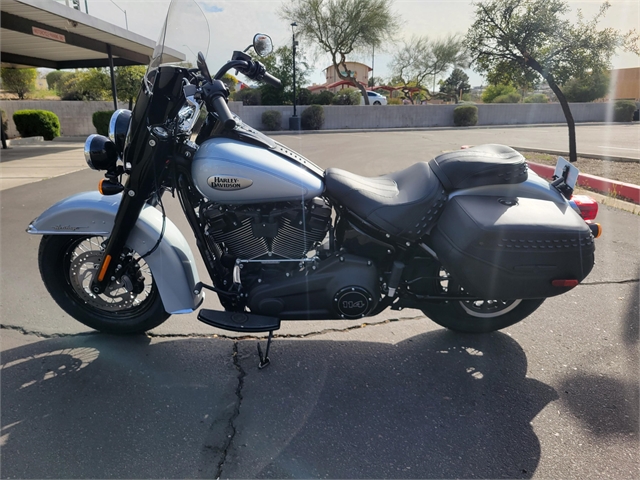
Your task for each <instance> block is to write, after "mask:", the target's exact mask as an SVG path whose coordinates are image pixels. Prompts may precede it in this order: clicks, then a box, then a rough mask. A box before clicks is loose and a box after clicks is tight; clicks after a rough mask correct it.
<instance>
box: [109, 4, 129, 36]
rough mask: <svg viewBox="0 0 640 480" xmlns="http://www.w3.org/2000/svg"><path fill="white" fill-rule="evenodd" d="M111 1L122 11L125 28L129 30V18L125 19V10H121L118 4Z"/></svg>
mask: <svg viewBox="0 0 640 480" xmlns="http://www.w3.org/2000/svg"><path fill="white" fill-rule="evenodd" d="M110 1H111V3H113V4H114V5H115V6H116V7H118V8H119V9H120V11H121V12H122V13H124V23H125V25H126V26H127V30H129V20H128V19H127V11H126V10H123V9H122V8H120V5H118V4H117V3H116V2H114V1H113V0H110Z"/></svg>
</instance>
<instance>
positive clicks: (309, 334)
mask: <svg viewBox="0 0 640 480" xmlns="http://www.w3.org/2000/svg"><path fill="white" fill-rule="evenodd" d="M423 318H425V317H424V316H418V317H400V318H391V319H386V320H381V321H380V322H364V323H361V324H359V325H352V326H350V327H346V328H326V329H324V330H318V331H314V332H307V333H280V334H278V333H274V334H273V338H274V339H276V338H309V337H317V336H321V335H326V334H328V333H343V332H349V331H351V330H357V329H361V328H367V327H377V326H380V325H386V324H389V323H396V322H404V321H413V320H420V319H423ZM1 329H6V330H14V331H17V332H20V333H22V334H23V335H33V336H36V337H41V338H60V337H77V336H81V335H82V336H89V335H102V333H100V332H98V331H95V332H81V333H43V332H39V331H37V330H27V329H26V328H24V327H20V326H17V325H5V324H0V330H1ZM145 335H146V336H148V337H150V338H222V339H224V340H234V341H241V340H264V338H265V337H260V336H257V335H243V336H240V337H238V336H233V335H225V334H219V333H154V332H146V333H145Z"/></svg>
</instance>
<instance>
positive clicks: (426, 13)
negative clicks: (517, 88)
mask: <svg viewBox="0 0 640 480" xmlns="http://www.w3.org/2000/svg"><path fill="white" fill-rule="evenodd" d="M179 1H180V2H187V1H191V0H179ZM193 1H197V3H198V4H199V5H200V7H201V9H202V10H203V12H204V14H205V16H206V18H207V21H208V24H209V29H210V44H209V52H208V55H207V62H208V64H209V68H210V70H214V71H215V70H217V69H218V68H219V67H220V66H222V64H224V62H225V61H226V60H228V59H229V58H230V57H231V53H232V52H233V50H243V49H244V48H245V47H246V46H247V45H249V44H250V43H251V41H252V38H253V35H254V34H255V33H266V34H269V35H270V36H271V37H272V39H273V42H274V46H275V48H277V47H278V46H281V45H283V44H287V45H290V44H291V41H292V37H291V27H290V25H289V23H290V22H288V21H285V20H282V19H281V18H280V17H279V15H278V10H279V9H280V6H281V4H282V0H193ZM285 1H288V0H285ZM114 2H115V4H117V6H116V5H115V4H114ZM62 3H64V1H63V2H62ZM80 3H81V6H82V11H85V0H80ZM169 3H170V0H113V1H112V0H86V4H87V6H88V9H89V14H90V15H92V16H95V17H98V18H101V19H102V20H105V21H107V22H109V23H113V24H115V25H118V26H121V27H123V28H124V27H125V15H124V13H123V12H122V10H126V12H127V20H128V24H129V30H131V31H133V32H135V33H138V34H140V35H142V36H145V37H147V38H151V39H153V40H157V38H158V34H159V32H160V29H161V27H162V23H163V21H164V18H165V15H166V12H167V10H168V7H169ZM610 3H611V4H612V5H611V8H610V9H609V11H608V13H607V16H606V17H605V19H604V20H603V21H602V22H601V23H600V26H601V27H614V28H617V29H619V30H622V31H627V30H631V29H637V30H640V1H638V0H610ZM568 4H569V5H570V7H571V10H572V12H571V17H570V18H574V19H575V18H576V17H575V15H576V11H577V9H581V10H582V11H583V13H584V15H585V18H587V19H588V18H590V17H592V16H593V15H594V14H595V13H597V11H598V9H599V7H600V5H601V4H602V1H600V0H581V1H574V0H568ZM118 6H119V7H120V8H118ZM121 9H122V10H121ZM393 11H394V12H395V15H396V16H397V18H398V19H399V20H400V22H401V25H402V26H401V29H400V30H399V32H398V35H397V36H398V40H399V41H402V39H409V38H410V37H411V36H412V35H427V36H429V37H430V38H439V37H443V36H445V35H449V34H452V33H460V34H462V35H464V33H465V32H466V31H467V29H468V28H469V27H470V26H471V24H472V23H473V15H474V8H473V5H472V3H471V2H470V1H469V0H448V1H442V0H394V1H393ZM196 31H198V29H197V27H196V26H195V25H194V26H193V28H191V27H187V28H185V32H184V38H188V39H189V40H188V41H187V44H188V45H189V47H190V48H191V49H192V50H194V51H196V49H202V50H205V49H207V41H206V39H205V38H202V37H204V36H205V35H196V34H195V32H196ZM180 41H181V40H180ZM196 45H197V46H196ZM200 45H202V47H201V46H200ZM176 48H177V49H180V45H176ZM299 48H301V49H302V50H303V51H305V52H306V59H307V61H308V63H310V65H311V66H312V68H313V71H312V72H311V75H310V76H309V79H310V83H324V74H323V69H324V68H326V67H327V66H329V64H330V60H329V57H328V56H326V55H322V54H317V53H316V52H315V51H314V46H313V45H306V44H305V42H304V41H301V42H300V46H299ZM392 52H393V45H389V46H387V47H386V52H384V51H383V52H378V51H376V52H375V56H374V57H373V66H374V75H375V76H381V77H383V78H389V77H390V76H391V70H390V68H389V64H390V63H391V60H392ZM352 60H356V61H361V62H363V63H366V64H368V65H371V64H372V55H371V53H366V54H364V53H362V54H359V55H357V56H356V57H355V58H353V59H352ZM613 66H614V68H629V67H638V66H640V58H639V57H637V56H635V55H633V54H630V53H626V54H625V53H622V54H618V55H616V56H615V57H614V58H613ZM467 74H468V75H469V77H470V83H471V85H472V86H478V85H481V84H482V83H483V78H482V77H481V76H480V75H478V74H477V73H475V72H473V71H472V70H470V69H468V70H467Z"/></svg>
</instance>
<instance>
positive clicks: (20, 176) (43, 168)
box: [0, 141, 87, 191]
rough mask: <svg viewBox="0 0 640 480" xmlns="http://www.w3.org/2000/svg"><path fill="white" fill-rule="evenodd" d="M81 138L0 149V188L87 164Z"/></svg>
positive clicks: (70, 170)
mask: <svg viewBox="0 0 640 480" xmlns="http://www.w3.org/2000/svg"><path fill="white" fill-rule="evenodd" d="M83 148H84V142H77V141H76V142H46V143H44V144H37V145H18V146H14V147H10V148H8V149H6V150H0V191H3V190H7V189H9V188H13V187H19V186H20V185H26V184H28V183H33V182H38V181H40V180H46V179H47V178H53V177H58V176H60V175H66V174H68V173H73V172H77V171H78V170H82V169H84V168H87V163H86V162H85V160H84V153H83Z"/></svg>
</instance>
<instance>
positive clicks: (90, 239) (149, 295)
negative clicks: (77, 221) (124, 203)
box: [38, 235, 170, 334]
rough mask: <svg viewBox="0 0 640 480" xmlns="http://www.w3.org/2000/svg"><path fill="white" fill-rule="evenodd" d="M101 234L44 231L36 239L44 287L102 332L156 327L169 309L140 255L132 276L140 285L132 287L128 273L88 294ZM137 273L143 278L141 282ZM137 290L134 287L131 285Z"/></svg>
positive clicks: (64, 306)
mask: <svg viewBox="0 0 640 480" xmlns="http://www.w3.org/2000/svg"><path fill="white" fill-rule="evenodd" d="M104 240H105V239H104V237H96V236H75V235H74V236H69V235H45V236H44V237H42V240H41V242H40V249H39V252H38V265H39V267H40V274H41V276H42V281H43V282H44V284H45V286H46V287H47V290H48V291H49V293H50V294H51V297H53V299H54V300H55V301H56V303H57V304H58V305H59V306H60V307H61V308H62V309H63V310H64V311H65V312H67V313H68V314H69V315H71V316H72V317H73V318H75V319H76V320H78V321H79V322H81V323H83V324H85V325H86V326H88V327H91V328H93V329H95V330H99V331H101V332H105V333H115V334H132V333H143V332H146V331H147V330H151V329H152V328H155V327H157V326H158V325H160V324H161V323H162V322H164V321H165V320H166V319H167V318H169V316H170V314H168V313H167V312H165V310H164V306H163V305H162V299H161V298H160V294H159V292H158V288H157V287H156V284H155V281H154V280H153V276H152V275H151V271H150V270H149V267H148V266H147V265H146V263H145V262H144V260H141V261H139V262H138V267H136V268H135V272H134V273H136V274H139V277H136V278H134V279H133V281H134V282H137V283H136V285H142V284H143V285H144V288H142V289H136V288H133V289H132V281H131V278H128V277H125V276H123V277H122V278H121V279H120V280H118V281H116V282H112V283H111V285H109V286H108V287H107V289H106V290H105V293H103V294H101V295H97V296H96V295H93V294H92V293H91V291H90V290H89V285H90V284H91V280H92V279H93V275H94V273H95V270H96V269H97V265H98V264H99V263H100V260H101V259H102V249H101V244H102V243H103V242H104ZM140 279H143V281H142V282H141V281H140ZM137 290H141V291H139V293H135V291H137Z"/></svg>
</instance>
